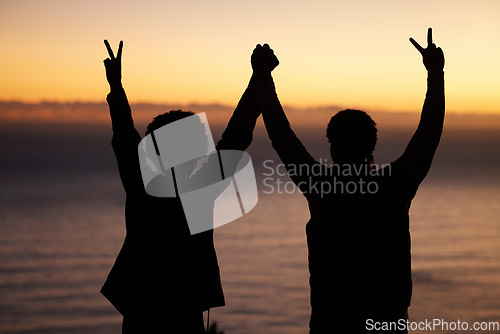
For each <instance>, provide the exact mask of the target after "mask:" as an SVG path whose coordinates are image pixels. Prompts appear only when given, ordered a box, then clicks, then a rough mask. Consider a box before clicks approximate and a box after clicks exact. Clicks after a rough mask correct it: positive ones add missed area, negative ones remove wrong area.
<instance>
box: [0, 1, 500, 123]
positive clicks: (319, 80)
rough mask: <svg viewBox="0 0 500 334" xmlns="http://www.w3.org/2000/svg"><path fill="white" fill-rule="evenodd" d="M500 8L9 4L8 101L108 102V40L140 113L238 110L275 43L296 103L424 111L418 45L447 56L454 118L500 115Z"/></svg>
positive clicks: (3, 35)
mask: <svg viewBox="0 0 500 334" xmlns="http://www.w3.org/2000/svg"><path fill="white" fill-rule="evenodd" d="M499 14H500V1H496V0H491V1H458V0H455V1H437V0H434V1H431V0H429V1H427V0H425V1H418V2H405V1H388V0H385V1H371V0H364V1H342V2H340V1H331V0H329V1H319V0H313V1H307V2H306V1H290V0H286V1H285V0H279V1H272V0H253V1H235V0H232V1H229V0H227V1H226V0H224V1H223V0H211V1H189V0H188V1H160V0H157V1H141V2H139V1H78V2H77V1H67V0H66V1H62V0H51V1H34V0H31V1H29V0H16V1H14V0H12V1H3V0H2V1H0V42H1V47H0V100H21V101H26V102H38V101H47V100H48V101H58V102H68V101H103V100H104V98H105V96H106V94H107V92H108V86H107V83H106V80H105V75H104V66H103V64H102V60H103V59H104V58H105V57H107V52H106V48H105V47H104V44H103V39H105V38H107V39H108V40H109V41H110V43H111V45H112V47H113V49H115V50H116V48H117V46H118V42H119V40H120V39H122V40H123V41H124V50H123V82H124V86H125V88H126V91H127V93H128V95H129V99H130V101H131V102H132V103H133V102H154V103H179V104H186V103H190V102H197V103H214V102H215V103H223V104H229V105H234V104H235V103H236V102H237V101H238V99H239V97H240V96H241V93H242V92H243V90H244V88H245V87H246V84H247V81H248V78H249V77H250V74H251V67H250V62H249V59H250V54H251V52H252V50H253V48H254V46H255V44H257V43H264V42H267V43H269V44H270V45H271V47H272V48H273V49H274V50H275V53H276V54H277V56H278V57H279V59H280V62H281V64H280V66H279V67H278V68H277V69H276V70H275V72H274V77H275V82H276V84H277V87H278V93H279V95H280V99H281V101H282V103H283V104H288V105H293V106H298V107H307V106H325V105H340V106H344V107H358V108H365V109H371V110H388V111H418V110H420V109H421V106H422V101H423V97H424V94H425V88H426V86H425V84H426V80H425V78H426V74H425V69H424V67H423V65H422V62H421V57H420V55H419V54H418V52H417V51H416V50H415V49H414V48H413V46H412V45H411V44H410V42H409V41H408V38H409V37H414V38H415V39H416V40H417V41H418V42H420V43H421V45H423V46H424V45H425V44H426V31H427V28H428V27H432V28H433V30H434V41H435V42H436V44H437V45H438V46H441V47H442V48H443V50H444V53H445V57H446V65H445V73H446V90H447V110H448V111H450V112H474V113H481V112H487V113H498V114H500V65H499V62H500V20H499V19H498V17H499Z"/></svg>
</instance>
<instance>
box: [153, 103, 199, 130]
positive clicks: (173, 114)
mask: <svg viewBox="0 0 500 334" xmlns="http://www.w3.org/2000/svg"><path fill="white" fill-rule="evenodd" d="M192 115H194V112H192V111H184V110H181V109H178V110H170V111H169V112H166V113H164V114H160V115H158V116H156V117H155V118H154V119H153V121H152V122H151V123H149V125H148V127H147V129H146V136H147V135H148V134H150V133H151V132H153V131H155V130H157V129H159V128H161V127H162V126H164V125H167V124H169V123H172V122H175V121H178V120H180V119H181V118H185V117H189V116H192Z"/></svg>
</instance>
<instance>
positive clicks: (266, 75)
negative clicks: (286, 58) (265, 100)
mask: <svg viewBox="0 0 500 334" xmlns="http://www.w3.org/2000/svg"><path fill="white" fill-rule="evenodd" d="M252 77H253V78H254V80H255V81H257V83H258V84H260V83H266V82H273V77H272V75H271V72H267V71H254V72H253V74H252Z"/></svg>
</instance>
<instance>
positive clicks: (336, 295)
mask: <svg viewBox="0 0 500 334" xmlns="http://www.w3.org/2000/svg"><path fill="white" fill-rule="evenodd" d="M410 41H411V42H412V43H413V45H414V46H415V47H416V48H417V49H418V51H419V52H420V53H421V54H422V56H423V62H424V65H425V67H426V69H427V71H428V89H427V95H426V99H425V103H424V106H423V109H422V114H421V118H420V123H419V125H418V128H417V130H416V132H415V134H414V135H413V137H412V139H411V141H410V143H409V144H408V146H407V148H406V150H405V151H404V153H403V154H402V155H401V156H400V157H399V158H398V159H396V160H395V161H394V162H392V163H391V164H390V165H387V166H385V167H383V168H380V169H376V168H375V166H374V165H373V164H374V159H373V150H374V149H375V143H376V141H377V129H376V127H375V122H374V121H373V120H372V119H371V118H370V116H368V115H367V114H366V113H364V112H363V111H359V110H349V109H348V110H343V111H341V112H339V113H337V114H336V115H335V116H333V117H332V118H331V120H330V122H329V124H328V127H327V138H328V141H329V143H330V152H331V156H332V159H333V162H334V163H333V164H332V165H331V166H325V165H322V164H320V163H319V162H317V161H316V160H315V159H314V158H313V157H312V156H311V155H310V154H309V152H308V151H307V150H306V148H305V147H304V146H303V145H302V143H301V142H300V140H299V139H298V138H297V136H296V135H295V133H294V132H293V131H292V129H291V127H290V124H289V123H288V120H287V118H286V115H285V113H284V111H283V108H282V107H281V105H280V102H279V100H278V97H277V95H276V91H275V87H274V83H273V79H272V77H271V71H272V70H273V69H274V68H275V67H276V66H277V65H278V64H279V62H278V60H277V58H276V57H275V56H274V53H273V51H272V50H271V49H270V48H269V46H268V45H267V44H266V45H264V46H263V47H262V46H260V45H258V46H257V47H256V49H255V50H254V54H253V57H252V65H253V67H254V73H258V78H259V79H258V86H259V88H258V89H259V99H260V105H261V111H262V116H263V118H264V122H265V125H266V129H267V132H268V134H269V138H270V139H271V141H272V145H273V147H274V149H275V150H276V152H277V153H278V155H279V157H280V159H281V160H282V161H283V163H284V164H285V165H286V166H287V170H288V173H289V175H290V177H291V179H292V180H293V182H294V183H295V184H296V185H297V186H298V188H299V189H300V190H301V191H302V193H303V194H304V196H305V197H306V199H307V201H308V204H309V211H310V216H311V217H310V220H309V222H308V223H307V226H306V233H307V245H308V253H309V255H308V257H309V272H310V287H311V299H310V302H311V319H310V324H309V326H310V333H311V334H317V333H342V334H345V333H361V332H363V333H365V332H366V333H374V332H377V331H375V330H371V331H366V330H365V327H366V325H368V327H367V328H368V329H370V328H371V329H374V328H375V329H376V328H380V326H377V327H374V326H376V324H375V322H382V321H383V322H391V321H392V322H397V321H399V319H403V320H401V323H402V322H403V321H404V319H407V309H408V307H409V306H410V299H411V294H412V281H411V260H410V233H409V215H408V211H409V208H410V204H411V200H412V199H413V197H414V196H415V193H416V191H417V188H418V186H419V184H420V183H421V182H422V180H423V179H424V177H425V176H426V174H427V172H428V171H429V168H430V166H431V162H432V159H433V156H434V152H435V151H436V148H437V146H438V144H439V140H440V137H441V133H442V128H443V120H444V106H445V103H444V73H443V67H444V56H443V52H442V50H441V49H440V48H437V47H436V46H435V45H434V44H433V42H432V31H431V29H429V31H428V46H427V48H426V49H424V48H422V47H420V45H418V44H417V43H416V42H415V41H414V40H413V39H410ZM368 319H372V320H371V321H370V320H368ZM367 320H368V321H370V322H369V323H367V322H366V321H367ZM370 324H371V325H370ZM391 332H392V333H405V332H406V330H404V329H402V328H400V329H399V330H393V331H391ZM384 333H389V332H384Z"/></svg>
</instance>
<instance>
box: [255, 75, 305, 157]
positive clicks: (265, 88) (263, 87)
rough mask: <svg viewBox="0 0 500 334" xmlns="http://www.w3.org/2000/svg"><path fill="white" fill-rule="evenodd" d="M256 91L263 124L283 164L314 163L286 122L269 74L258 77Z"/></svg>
mask: <svg viewBox="0 0 500 334" xmlns="http://www.w3.org/2000/svg"><path fill="white" fill-rule="evenodd" d="M258 91H259V103H260V108H261V110H262V117H263V119H264V124H265V126H266V130H267V133H268V135H269V139H271V143H272V145H273V148H274V149H275V150H276V153H278V156H279V157H280V159H281V160H282V161H283V162H284V163H285V164H300V163H314V158H313V157H312V156H311V155H310V154H309V152H308V151H307V150H306V148H305V147H304V145H303V144H302V142H301V141H300V140H299V138H298V137H297V136H296V134H295V132H294V131H293V130H292V128H291V126H290V123H289V122H288V119H287V117H286V114H285V112H284V110H283V107H282V106H281V103H280V101H279V99H278V95H277V93H276V89H275V86H274V82H273V79H272V77H271V75H270V74H269V75H265V76H261V77H259V79H258Z"/></svg>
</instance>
